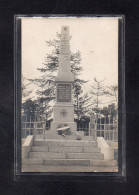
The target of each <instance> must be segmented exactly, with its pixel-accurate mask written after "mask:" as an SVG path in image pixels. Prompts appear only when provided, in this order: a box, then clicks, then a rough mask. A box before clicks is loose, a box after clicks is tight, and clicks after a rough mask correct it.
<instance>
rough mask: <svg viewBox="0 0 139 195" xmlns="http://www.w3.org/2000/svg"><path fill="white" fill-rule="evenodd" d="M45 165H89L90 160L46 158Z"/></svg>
mask: <svg viewBox="0 0 139 195" xmlns="http://www.w3.org/2000/svg"><path fill="white" fill-rule="evenodd" d="M44 164H45V165H67V166H68V165H71V166H72V165H79V166H89V165H90V161H89V160H86V159H77V160H76V159H53V160H48V159H44Z"/></svg>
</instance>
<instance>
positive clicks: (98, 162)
mask: <svg viewBox="0 0 139 195" xmlns="http://www.w3.org/2000/svg"><path fill="white" fill-rule="evenodd" d="M90 166H102V167H103V166H104V167H116V166H117V161H116V160H90Z"/></svg>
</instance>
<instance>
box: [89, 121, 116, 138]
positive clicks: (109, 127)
mask: <svg viewBox="0 0 139 195" xmlns="http://www.w3.org/2000/svg"><path fill="white" fill-rule="evenodd" d="M101 119H102V118H99V119H96V118H95V117H91V118H90V127H89V135H90V136H94V138H95V139H96V138H97V137H104V139H105V140H109V141H118V122H117V121H116V120H114V118H112V117H111V118H110V117H109V118H108V121H106V120H105V119H104V120H103V123H102V120H101Z"/></svg>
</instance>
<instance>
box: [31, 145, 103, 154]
mask: <svg viewBox="0 0 139 195" xmlns="http://www.w3.org/2000/svg"><path fill="white" fill-rule="evenodd" d="M31 151H32V152H48V151H49V152H72V153H73V152H79V153H81V152H95V153H97V152H101V149H100V148H97V147H91V146H90V147H74V146H73V147H71V146H65V147H61V146H58V147H53V146H52V147H48V146H32V148H31Z"/></svg>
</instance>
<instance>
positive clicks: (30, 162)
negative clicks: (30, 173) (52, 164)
mask: <svg viewBox="0 0 139 195" xmlns="http://www.w3.org/2000/svg"><path fill="white" fill-rule="evenodd" d="M22 164H23V165H43V159H38V158H23V159H22Z"/></svg>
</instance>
